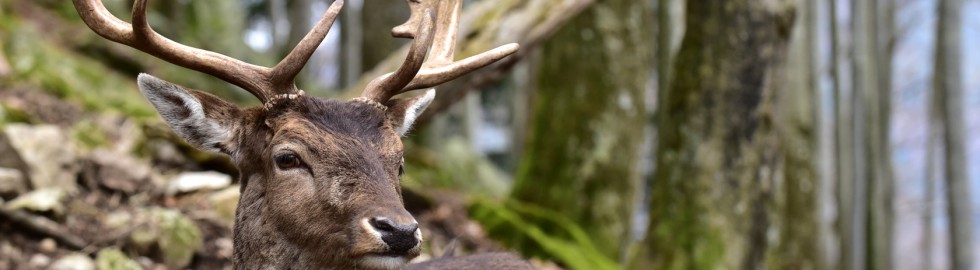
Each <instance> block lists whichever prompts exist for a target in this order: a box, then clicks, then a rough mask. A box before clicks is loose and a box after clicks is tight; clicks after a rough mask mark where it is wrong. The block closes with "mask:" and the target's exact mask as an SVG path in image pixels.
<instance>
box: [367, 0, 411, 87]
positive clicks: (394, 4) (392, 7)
mask: <svg viewBox="0 0 980 270" xmlns="http://www.w3.org/2000/svg"><path fill="white" fill-rule="evenodd" d="M408 11H409V10H408V5H406V4H405V1H400V0H399V1H377V0H373V1H370V0H369V1H364V8H363V12H362V16H361V28H362V29H363V31H364V32H363V33H362V34H361V70H360V72H358V74H357V75H360V73H363V72H365V71H368V70H371V69H372V68H374V66H375V65H377V64H378V63H381V61H383V60H384V59H385V57H387V56H388V55H389V54H391V53H392V52H394V51H395V50H398V48H399V47H401V46H402V45H404V44H406V43H407V41H408V39H396V38H393V37H391V28H392V27H395V26H396V25H399V24H402V23H404V22H405V21H406V20H408V15H409V14H408Z"/></svg>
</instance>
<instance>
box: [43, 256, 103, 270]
mask: <svg viewBox="0 0 980 270" xmlns="http://www.w3.org/2000/svg"><path fill="white" fill-rule="evenodd" d="M48 270H95V261H94V260H92V258H89V257H88V255H85V254H81V253H72V254H68V255H65V256H64V257H61V258H60V259H58V260H57V261H55V262H54V263H52V264H51V267H48Z"/></svg>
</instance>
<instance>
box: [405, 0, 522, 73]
mask: <svg viewBox="0 0 980 270" xmlns="http://www.w3.org/2000/svg"><path fill="white" fill-rule="evenodd" d="M429 1H438V3H439V4H438V5H439V13H438V16H439V22H438V23H437V25H438V26H439V29H438V30H437V31H436V37H435V40H436V41H435V45H433V47H432V51H431V52H429V53H430V54H431V55H432V56H433V57H431V59H429V61H427V62H426V63H425V64H424V65H423V66H422V70H421V71H419V73H418V74H417V75H416V76H415V79H414V80H412V82H411V83H409V84H408V85H407V86H406V87H405V90H404V91H411V90H415V89H422V88H429V87H434V86H437V85H440V84H443V83H445V82H448V81H451V80H453V79H456V78H459V77H461V76H463V75H466V74H469V73H470V72H473V71H476V70H477V69H480V68H483V67H485V66H488V65H490V64H493V63H495V62H497V61H499V60H500V59H503V58H504V57H507V56H508V55H511V54H514V53H515V52H517V50H518V49H519V48H520V46H519V45H517V44H516V43H511V44H506V45H503V46H500V47H497V48H494V49H492V50H490V51H486V52H483V53H480V54H478V55H474V56H471V57H468V58H466V59H464V60H461V61H458V62H453V61H454V57H455V51H456V50H455V48H456V38H457V32H458V31H459V17H460V13H461V12H462V9H463V4H462V0H429Z"/></svg>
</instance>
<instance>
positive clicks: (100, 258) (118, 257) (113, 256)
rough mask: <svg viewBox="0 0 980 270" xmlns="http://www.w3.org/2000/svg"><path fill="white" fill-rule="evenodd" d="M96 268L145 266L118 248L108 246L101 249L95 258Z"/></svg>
mask: <svg viewBox="0 0 980 270" xmlns="http://www.w3.org/2000/svg"><path fill="white" fill-rule="evenodd" d="M95 265H96V269H99V270H142V269H143V267H141V266H140V264H139V263H138V262H136V261H134V260H133V259H130V258H129V257H128V256H126V254H125V253H123V252H122V251H121V250H119V249H118V248H107V249H103V250H102V251H99V254H98V255H96V258H95Z"/></svg>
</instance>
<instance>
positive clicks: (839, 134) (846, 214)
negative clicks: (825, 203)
mask: <svg viewBox="0 0 980 270" xmlns="http://www.w3.org/2000/svg"><path fill="white" fill-rule="evenodd" d="M830 17H831V21H830V39H831V49H830V54H831V57H830V74H831V81H832V82H833V84H834V119H835V126H836V128H837V130H836V131H835V132H834V141H835V142H834V144H835V145H836V147H835V148H836V150H837V153H836V157H837V159H836V161H837V162H836V170H835V172H836V173H837V183H836V185H837V195H836V196H837V232H838V233H839V236H840V237H839V239H838V240H839V241H838V246H839V247H840V248H839V250H840V253H839V254H838V256H839V257H838V258H839V260H838V263H837V266H838V268H839V269H851V268H852V267H853V265H854V259H855V258H854V254H855V245H854V243H855V242H854V241H855V226H854V173H855V171H854V170H855V164H854V162H855V152H854V136H853V135H854V129H853V128H854V118H852V117H851V115H852V112H851V109H852V106H850V105H849V104H848V103H847V102H846V101H847V100H849V99H848V97H849V96H848V95H846V94H848V93H845V92H844V88H843V86H842V85H841V80H840V71H839V69H840V64H841V63H840V52H841V49H840V41H839V37H840V33H839V31H838V26H837V1H836V0H831V1H830ZM853 96H854V95H853V93H852V94H851V95H850V97H852V98H853Z"/></svg>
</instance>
